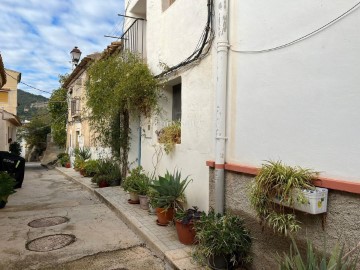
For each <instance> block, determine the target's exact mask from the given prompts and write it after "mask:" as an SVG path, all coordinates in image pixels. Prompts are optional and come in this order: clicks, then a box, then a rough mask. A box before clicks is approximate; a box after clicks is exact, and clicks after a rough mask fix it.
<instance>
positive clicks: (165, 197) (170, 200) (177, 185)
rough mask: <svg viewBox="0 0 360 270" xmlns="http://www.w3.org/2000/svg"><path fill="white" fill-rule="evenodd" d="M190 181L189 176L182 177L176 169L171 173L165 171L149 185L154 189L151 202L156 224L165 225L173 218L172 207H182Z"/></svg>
mask: <svg viewBox="0 0 360 270" xmlns="http://www.w3.org/2000/svg"><path fill="white" fill-rule="evenodd" d="M190 181H192V179H189V176H187V177H186V178H184V179H182V178H181V173H180V172H179V171H177V170H176V171H174V173H173V174H171V173H169V172H168V171H166V173H165V175H164V176H159V177H158V179H157V180H154V181H153V183H152V184H151V185H150V187H151V188H152V189H154V190H155V193H154V197H153V198H152V203H153V204H154V205H155V207H156V215H157V218H158V219H157V224H158V225H160V226H166V225H168V224H169V223H170V221H172V220H173V219H174V208H175V207H180V208H181V207H182V203H183V202H184V201H185V194H184V191H185V189H186V187H187V185H188V184H189V183H190Z"/></svg>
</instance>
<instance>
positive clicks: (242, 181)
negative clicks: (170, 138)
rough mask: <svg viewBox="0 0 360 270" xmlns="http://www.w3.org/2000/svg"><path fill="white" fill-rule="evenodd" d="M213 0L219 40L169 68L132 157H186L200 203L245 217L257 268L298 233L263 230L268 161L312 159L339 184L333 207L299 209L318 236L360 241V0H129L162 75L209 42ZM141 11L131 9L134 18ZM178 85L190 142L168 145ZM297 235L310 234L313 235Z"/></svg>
mask: <svg viewBox="0 0 360 270" xmlns="http://www.w3.org/2000/svg"><path fill="white" fill-rule="evenodd" d="M209 4H210V5H211V6H212V10H211V19H212V23H211V32H212V33H211V34H213V39H212V42H208V43H207V44H206V45H205V46H209V47H210V49H209V51H208V52H207V53H206V56H204V57H202V58H201V59H198V60H197V61H194V62H193V63H191V64H189V65H185V66H183V67H181V68H176V69H175V70H174V71H173V72H169V73H166V72H165V73H166V74H165V75H166V76H165V78H166V81H167V83H166V87H165V90H164V94H165V96H166V97H167V99H166V100H165V99H164V100H163V101H162V108H163V114H162V115H160V116H157V117H153V118H152V119H150V120H149V119H141V122H140V126H141V127H142V134H141V140H139V133H138V132H136V130H138V126H139V122H136V121H135V120H136V119H135V120H134V123H133V140H132V146H131V147H132V148H131V153H130V162H131V161H138V163H140V164H141V165H142V166H143V167H144V168H145V170H147V171H149V172H152V171H154V169H156V173H157V174H162V173H164V172H165V171H166V170H169V171H171V170H173V169H174V168H177V169H179V170H181V171H182V173H183V175H190V176H191V178H193V180H194V181H193V182H192V183H191V184H190V185H189V186H188V188H187V191H186V196H187V199H188V203H189V205H190V206H191V205H197V206H199V207H200V208H201V209H204V210H207V209H208V208H209V206H212V207H214V208H215V209H216V210H217V211H219V212H221V211H222V210H227V211H233V212H235V213H238V214H239V215H241V216H243V217H244V218H245V220H246V222H247V224H248V225H249V227H250V228H251V230H252V233H253V235H254V237H255V238H256V240H255V241H254V251H255V253H256V254H258V255H255V257H256V256H260V254H262V255H261V256H263V257H262V258H261V259H259V260H256V258H255V259H254V267H255V268H254V269H274V268H271V267H272V266H274V267H276V266H275V260H274V253H275V252H276V251H278V252H280V253H281V252H282V251H287V250H288V245H289V241H288V239H285V238H284V239H280V238H279V237H276V236H275V235H274V234H273V232H272V231H271V230H265V232H262V229H261V226H260V225H259V224H258V221H257V219H256V216H255V212H254V210H253V209H252V208H251V206H250V202H249V197H248V185H249V182H250V181H251V180H252V179H253V177H254V175H256V173H257V169H258V168H259V167H260V166H261V164H262V163H263V162H264V161H265V160H282V161H283V162H284V163H285V164H288V165H298V166H301V167H307V168H311V169H314V170H316V171H319V172H320V176H319V179H318V180H317V181H316V182H315V184H316V185H317V186H320V187H326V188H328V189H329V198H328V212H327V218H326V216H324V215H315V216H311V215H310V216H309V215H301V214H300V220H301V222H302V223H303V231H304V232H305V231H306V232H307V236H308V237H310V238H311V239H312V241H313V242H314V243H315V244H316V245H317V246H318V247H321V245H322V241H323V235H325V236H326V237H327V239H328V243H330V245H335V243H336V242H337V241H338V240H340V241H342V242H343V243H346V244H347V246H346V248H347V249H348V248H349V247H350V246H354V244H355V243H357V242H358V241H359V238H360V233H359V232H360V227H359V226H360V224H359V222H358V221H359V220H360V214H359V211H358V209H359V207H360V172H359V169H358V168H359V164H360V140H359V134H360V125H359V122H360V116H359V115H360V113H359V112H360V110H359V108H360V107H359V104H360V91H359V89H358V88H359V85H360V76H359V75H358V74H359V71H360V51H359V50H358V48H359V47H360V36H359V35H358V30H357V25H359V23H360V13H359V12H360V10H359V6H360V5H359V3H357V2H356V1H345V2H344V1H333V2H324V1H321V0H316V1H308V0H306V1H302V2H301V3H298V2H291V1H288V2H284V1H275V2H274V1H271V2H269V1H264V0H259V1H249V0H239V1H231V0H214V1H207V0H199V1H188V0H176V1H170V0H162V1H159V0H138V1H126V3H125V6H126V14H127V15H129V16H131V17H135V18H142V19H146V21H145V23H146V35H145V36H146V38H145V40H146V42H145V43H146V44H145V48H146V57H144V58H145V60H146V61H147V63H148V64H149V66H150V68H151V70H152V71H153V72H154V74H161V73H163V71H164V69H162V68H164V66H165V70H168V69H169V68H170V70H171V67H174V66H176V65H178V64H179V63H181V62H183V61H184V59H187V57H189V55H192V53H193V52H194V48H197V49H199V47H197V45H198V44H199V40H201V39H199V38H200V37H201V36H202V34H203V33H204V32H203V31H204V27H205V26H206V22H207V16H208V5H209ZM133 21H134V19H133V18H127V19H126V23H125V29H127V27H129V26H131V23H132V22H133ZM207 49H208V47H207ZM179 85H181V86H180V87H181V144H178V145H176V148H175V150H174V152H173V153H171V154H170V155H166V154H165V153H164V152H163V151H161V147H162V146H161V144H159V143H158V141H157V135H156V131H158V130H160V129H161V128H162V127H163V126H164V125H166V122H167V121H171V120H173V119H172V115H173V112H172V110H174V106H173V104H174V91H175V88H176V87H179ZM134 130H135V132H134ZM140 141H141V143H139V142H140ZM339 231H341V235H340V234H339ZM298 238H299V240H300V241H305V240H304V239H305V234H304V235H302V236H298ZM269 245H270V246H272V250H271V251H270V252H269ZM264 267H265V268H264ZM269 267H270V268H269Z"/></svg>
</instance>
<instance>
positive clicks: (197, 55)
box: [155, 0, 214, 78]
mask: <svg viewBox="0 0 360 270" xmlns="http://www.w3.org/2000/svg"><path fill="white" fill-rule="evenodd" d="M207 6H208V17H207V21H206V25H205V28H204V30H203V32H202V34H201V36H200V39H199V41H198V44H197V45H196V47H195V50H194V51H193V53H192V54H191V55H190V56H188V57H187V58H186V59H185V60H183V61H182V62H180V63H179V64H177V65H175V66H172V67H170V68H168V69H167V70H165V71H163V72H162V73H160V74H158V75H156V76H155V78H159V77H162V76H165V75H168V74H170V73H171V72H174V71H175V70H178V69H179V68H181V67H184V66H186V65H188V64H190V63H193V62H195V61H196V60H200V59H202V58H203V57H205V56H206V55H207V54H208V52H209V51H210V47H211V44H212V40H213V38H214V32H213V30H212V15H213V6H214V4H213V0H208V4H207ZM207 44H208V45H209V46H208V49H207V50H206V51H205V52H203V51H204V48H205V46H206V45H207Z"/></svg>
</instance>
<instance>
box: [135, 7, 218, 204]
mask: <svg viewBox="0 0 360 270" xmlns="http://www.w3.org/2000/svg"><path fill="white" fill-rule="evenodd" d="M135 3H136V1H135ZM161 4H162V1H158V0H147V14H146V18H147V41H146V43H147V62H148V64H149V66H150V68H151V69H152V71H153V72H154V74H158V73H160V72H161V71H162V69H161V68H160V67H159V62H163V63H165V64H166V65H168V66H172V65H176V64H178V63H179V62H181V61H183V60H184V59H185V58H187V57H188V56H189V55H190V54H191V53H192V52H193V51H194V49H195V47H196V45H197V43H198V41H199V39H200V36H201V34H202V31H203V29H204V27H205V24H206V19H207V0H199V1H182V0H178V1H175V3H174V4H173V5H171V6H170V7H169V8H168V9H167V10H165V11H164V12H163V11H162V5H161ZM179 77H181V84H182V126H181V144H179V145H176V148H175V150H174V152H173V153H172V154H170V155H167V154H166V153H165V151H163V150H161V145H160V144H158V142H157V135H156V134H155V131H156V130H159V129H160V128H161V127H163V123H164V122H166V121H168V120H171V118H170V119H169V118H168V116H169V115H171V111H170V108H171V102H172V100H171V99H167V100H162V108H163V109H164V111H163V113H162V115H161V116H160V117H157V118H153V119H152V120H151V121H152V122H151V123H152V136H151V138H146V137H145V136H142V145H141V147H142V159H141V161H142V166H143V167H144V169H145V170H146V171H147V172H149V173H151V172H153V171H154V167H156V172H157V174H164V173H165V172H166V170H169V171H171V172H172V171H173V170H174V169H178V170H181V172H182V175H183V176H184V177H186V176H187V175H189V176H190V178H192V179H193V182H192V183H191V184H190V185H189V186H188V188H187V190H186V196H187V200H188V205H189V206H195V205H196V206H198V207H200V209H204V210H207V209H208V201H209V199H208V198H209V195H208V194H209V184H208V183H209V173H208V168H207V167H206V165H205V162H206V160H208V159H209V157H210V156H212V155H213V154H212V152H213V144H214V143H213V140H214V139H213V138H214V135H213V132H214V129H213V107H214V94H213V91H214V88H213V81H212V78H213V69H212V56H211V55H209V56H207V57H206V58H205V59H204V60H202V61H201V63H200V64H199V65H196V66H194V67H192V68H191V69H187V70H183V71H181V72H178V73H177V74H174V76H173V78H174V79H176V80H179ZM170 84H171V83H170ZM164 93H165V94H166V92H164ZM145 121H146V120H145V119H143V120H142V123H144V122H145ZM134 128H135V129H134ZM132 132H133V136H134V137H133V138H134V139H133V140H132V145H133V146H134V147H131V151H130V154H129V162H130V163H131V162H133V161H135V159H136V158H137V156H138V155H137V146H135V145H137V144H138V141H137V139H138V136H137V132H138V131H137V129H136V123H135V122H134V121H133V124H132Z"/></svg>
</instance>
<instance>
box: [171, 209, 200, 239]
mask: <svg viewBox="0 0 360 270" xmlns="http://www.w3.org/2000/svg"><path fill="white" fill-rule="evenodd" d="M202 213H203V212H201V211H199V210H198V208H197V207H196V206H193V208H189V209H187V210H183V209H176V212H175V226H176V232H177V235H178V238H179V241H180V243H182V244H184V245H192V244H194V243H195V229H194V223H195V222H196V221H198V220H199V219H200V217H201V215H202Z"/></svg>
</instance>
